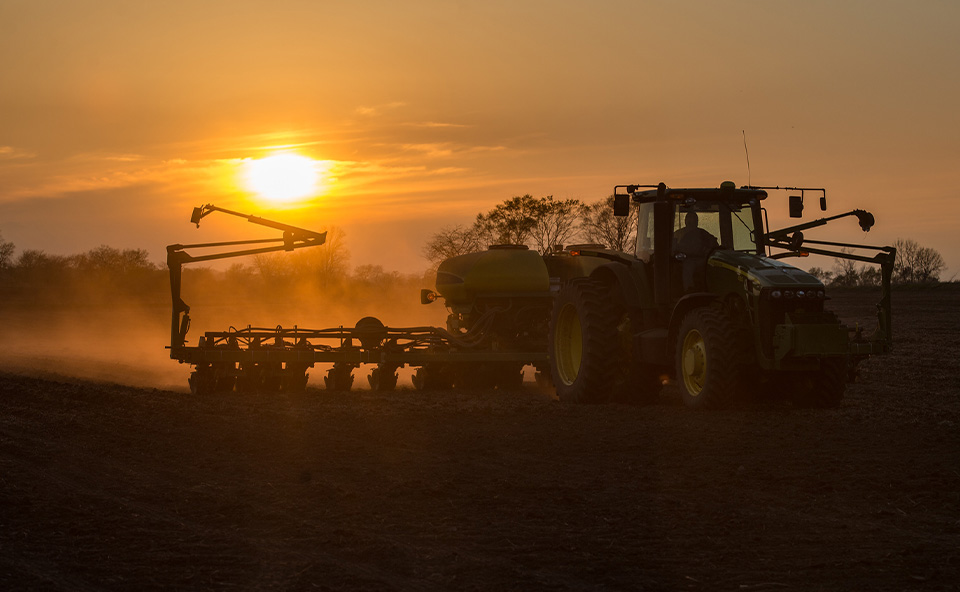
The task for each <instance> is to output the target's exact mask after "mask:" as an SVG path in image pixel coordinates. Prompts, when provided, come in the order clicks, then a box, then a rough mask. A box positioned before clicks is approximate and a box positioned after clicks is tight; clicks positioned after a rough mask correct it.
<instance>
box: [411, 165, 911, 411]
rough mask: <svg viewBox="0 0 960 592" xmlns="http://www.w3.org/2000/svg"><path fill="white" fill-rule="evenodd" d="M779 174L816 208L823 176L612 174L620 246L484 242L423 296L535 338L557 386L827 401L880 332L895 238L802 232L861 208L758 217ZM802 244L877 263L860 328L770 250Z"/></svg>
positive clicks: (455, 318) (466, 326) (490, 335)
mask: <svg viewBox="0 0 960 592" xmlns="http://www.w3.org/2000/svg"><path fill="white" fill-rule="evenodd" d="M780 189H785V190H796V191H798V192H799V193H800V195H793V196H790V214H791V216H793V217H799V216H801V215H802V209H803V198H804V195H805V194H806V193H807V192H818V193H820V195H821V197H820V205H821V209H824V210H825V209H826V191H825V190H824V189H813V188H801V187H753V186H745V187H739V188H738V187H736V185H735V184H734V183H732V182H729V181H727V182H724V183H722V184H721V185H720V186H719V187H717V188H695V189H673V188H669V187H667V186H666V185H665V184H663V183H660V184H659V185H618V186H616V188H615V189H614V195H615V198H614V214H615V215H617V216H625V215H628V214H629V213H630V208H637V210H638V211H637V220H638V227H637V240H636V246H635V250H634V252H633V253H625V252H620V251H615V250H612V249H608V248H605V247H603V246H601V245H573V246H568V247H567V248H560V249H557V250H554V251H551V252H548V253H545V254H544V255H543V256H542V257H541V256H538V255H537V253H536V252H534V251H527V250H525V249H524V248H522V247H514V248H510V247H507V246H497V247H492V248H491V249H490V250H488V251H486V252H481V253H471V254H467V255H461V256H458V257H453V258H451V259H448V260H446V261H444V262H443V263H441V265H440V267H439V269H438V274H437V292H439V294H437V293H435V292H433V291H430V290H425V291H424V294H423V295H422V297H421V300H422V301H423V302H425V303H427V302H432V301H434V300H436V299H437V298H438V297H441V296H442V297H444V298H445V299H446V304H447V306H448V309H449V310H450V316H449V320H448V323H447V324H448V330H449V331H451V332H456V333H461V334H471V335H480V334H483V335H485V337H484V338H485V339H486V340H487V343H488V346H489V347H494V348H495V347H496V344H498V343H502V342H511V341H517V340H522V341H523V349H538V348H546V351H547V358H548V361H547V362H539V363H537V364H536V366H537V369H538V371H539V372H538V373H537V378H538V382H540V383H548V382H549V383H552V385H553V386H555V388H556V394H557V396H558V398H559V399H560V400H562V401H570V402H576V403H602V402H634V403H644V402H651V401H653V400H655V399H656V398H657V397H658V395H659V393H660V391H661V388H662V386H663V385H664V384H665V383H667V382H669V381H671V380H672V381H675V382H676V383H677V384H678V385H679V387H680V391H681V393H682V397H683V401H684V402H685V403H686V405H688V406H690V407H695V408H718V407H725V406H728V405H730V404H732V403H734V402H736V401H738V400H740V399H743V398H746V397H749V396H751V395H758V394H761V393H763V392H764V391H765V390H766V391H768V392H769V391H772V390H776V391H778V392H787V393H788V394H789V396H790V398H791V399H792V400H793V402H794V403H795V404H797V405H800V406H807V407H833V406H837V405H838V404H839V403H840V401H841V399H842V397H843V394H844V390H845V387H846V383H847V380H848V379H850V378H851V377H853V376H855V374H856V366H857V364H858V363H859V362H860V361H862V360H863V359H864V358H866V357H868V356H870V355H873V354H883V353H886V352H887V351H888V350H889V348H890V342H891V312H890V308H891V307H890V279H891V274H892V270H893V261H894V258H895V250H894V249H893V248H892V247H869V246H863V245H850V244H847V243H833V242H825V241H812V240H805V238H804V236H803V231H804V230H808V229H810V228H815V227H818V226H822V225H824V224H826V223H827V222H829V221H831V220H835V219H838V218H842V217H846V216H855V217H857V219H858V220H859V223H860V226H861V228H862V229H863V230H864V231H869V230H870V228H871V227H872V226H873V224H874V218H873V216H872V215H871V214H869V213H868V212H865V211H863V210H853V211H851V212H847V213H844V214H840V215H837V216H832V217H829V218H821V219H818V220H814V221H812V222H808V223H804V224H799V225H796V226H791V227H789V228H784V229H781V230H776V231H769V230H767V224H766V211H765V209H764V208H763V206H762V204H763V201H764V200H765V199H766V198H767V195H768V194H767V191H768V190H780ZM836 247H841V248H844V250H835V248H836ZM849 247H858V248H863V249H870V250H873V251H875V253H874V254H873V255H872V256H868V255H859V254H854V253H852V252H850V251H849V249H847V248H849ZM774 251H776V252H774ZM810 253H813V254H819V255H827V256H834V257H843V258H850V259H855V260H858V261H865V262H870V263H876V264H879V265H880V267H881V277H882V290H883V295H882V298H881V301H880V303H879V304H878V306H877V308H878V327H877V330H876V331H875V332H874V333H873V334H872V335H869V336H865V335H863V332H862V331H860V330H859V329H857V330H854V331H851V330H850V329H848V327H846V326H844V325H843V324H842V323H841V322H840V320H839V318H838V317H837V316H836V315H835V314H834V313H832V312H830V311H829V310H828V309H827V308H825V303H826V301H827V296H826V291H825V288H824V285H823V283H822V282H821V281H820V280H819V279H817V278H816V277H814V276H812V275H810V274H809V273H807V272H805V271H803V270H801V269H798V268H796V267H793V266H791V265H789V264H787V263H785V262H783V261H782V259H784V258H787V257H791V256H804V255H807V254H810ZM525 304H526V306H525ZM497 311H499V316H498V315H497V314H495V313H497ZM506 311H510V314H511V315H513V316H509V317H508V316H505V315H504V313H505V312H506ZM481 323H484V324H485V325H486V326H485V327H482V328H481V327H479V325H480V324H481Z"/></svg>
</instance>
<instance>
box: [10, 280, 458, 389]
mask: <svg viewBox="0 0 960 592" xmlns="http://www.w3.org/2000/svg"><path fill="white" fill-rule="evenodd" d="M235 275H236V274H234V276H231V274H230V273H226V272H220V271H214V270H209V269H202V268H201V269H185V270H184V274H183V290H182V298H183V300H184V301H185V302H186V303H187V304H188V305H190V307H191V310H190V317H191V320H192V323H191V328H190V332H189V333H188V335H187V340H188V345H195V344H196V343H197V339H198V338H199V337H200V336H201V335H203V333H204V332H205V331H225V330H227V329H229V328H230V327H235V328H243V327H246V326H248V325H249V326H253V327H262V328H263V327H265V328H273V327H276V326H278V325H282V326H283V327H285V328H286V327H289V328H292V327H293V326H295V325H296V326H298V327H300V328H303V329H325V328H332V327H340V326H343V327H353V326H354V325H355V324H356V322H357V321H358V320H359V319H360V318H362V317H365V316H374V317H377V318H379V319H380V320H381V321H382V322H383V323H384V324H385V325H388V326H391V327H412V326H442V325H443V323H444V319H445V317H446V310H445V309H444V307H443V306H442V304H440V303H434V304H432V305H429V306H424V305H422V304H420V295H419V289H420V288H422V287H432V286H433V282H432V281H431V278H429V277H419V276H403V275H400V274H395V273H384V272H382V270H379V272H378V273H375V274H372V275H371V274H369V273H368V274H366V275H365V276H364V277H357V276H355V275H352V274H351V275H344V276H342V277H339V278H336V281H329V279H328V281H326V282H324V284H323V285H320V284H319V283H318V282H316V281H312V280H303V279H301V280H297V279H290V278H287V279H286V280H285V281H276V282H270V281H264V279H263V278H260V277H253V276H247V277H240V278H238V277H235ZM78 282H80V283H78ZM31 289H32V290H39V291H40V292H41V293H30V292H29V290H25V291H22V292H21V293H19V294H17V295H15V297H9V294H8V295H5V297H4V298H3V301H2V307H0V327H2V334H3V342H4V347H3V348H2V350H0V369H2V370H7V371H13V372H17V373H20V374H28V375H36V376H43V377H55V378H64V379H69V378H77V379H84V380H96V381H103V382H112V383H118V384H124V385H129V386H136V387H146V388H159V389H166V390H174V391H180V392H185V391H187V390H188V386H187V378H188V376H189V374H190V371H191V367H190V366H189V365H187V364H180V363H179V362H178V361H176V360H171V359H170V356H169V351H168V350H167V349H165V348H166V347H167V346H168V345H169V342H170V315H171V303H170V290H169V283H168V282H167V272H166V270H160V269H157V270H156V273H155V274H153V275H151V277H150V278H149V280H148V281H147V282H145V283H141V285H139V286H138V288H137V289H136V290H122V289H120V290H118V289H116V286H113V285H110V284H109V283H105V284H103V285H97V282H96V280H93V279H91V280H89V281H82V280H77V279H76V278H73V279H72V280H71V282H70V283H69V285H67V286H63V285H59V286H55V285H53V284H49V283H48V284H47V285H46V286H36V285H34V286H33V287H32V288H31ZM328 367H329V365H320V364H318V365H317V366H316V367H314V368H312V369H310V370H309V375H310V385H311V386H314V387H322V385H323V376H324V374H325V372H326V369H327V368H328ZM407 370H408V372H407V373H401V381H404V379H405V378H407V380H406V382H405V384H409V378H408V377H409V369H407ZM368 374H369V368H366V367H361V368H359V369H357V370H356V371H354V377H355V379H354V387H355V388H358V389H363V388H367V387H368V385H367V380H366V376H367V375H368ZM402 384H404V383H403V382H402Z"/></svg>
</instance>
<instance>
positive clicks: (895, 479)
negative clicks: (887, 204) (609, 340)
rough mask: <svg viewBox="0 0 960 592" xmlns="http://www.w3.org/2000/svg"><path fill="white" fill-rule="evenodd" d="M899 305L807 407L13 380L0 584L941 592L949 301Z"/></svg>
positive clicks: (1, 379)
mask: <svg viewBox="0 0 960 592" xmlns="http://www.w3.org/2000/svg"><path fill="white" fill-rule="evenodd" d="M859 298H860V295H858V294H855V293H854V294H843V295H841V296H840V297H839V298H836V299H835V300H834V304H835V308H836V309H837V310H838V311H839V312H841V315H842V316H844V317H845V318H848V319H853V318H854V317H853V312H852V311H853V308H852V305H853V303H854V302H856V301H857V300H858V299H859ZM894 306H895V314H896V316H895V321H896V327H895V330H896V349H895V352H894V353H893V354H892V355H890V356H887V357H885V358H875V359H873V360H870V361H868V362H867V363H866V364H865V372H864V375H863V380H862V382H861V383H859V384H855V385H851V386H850V387H849V389H848V391H847V397H846V399H845V400H844V403H843V405H842V407H841V408H839V409H833V410H825V411H824V410H800V409H794V408H792V407H790V406H789V405H788V404H786V403H782V402H769V403H764V404H759V405H754V406H750V407H746V408H740V409H734V410H728V411H723V412H704V413H697V412H693V411H690V410H688V409H685V408H683V407H682V405H681V404H680V402H679V396H678V394H677V392H676V390H675V389H671V388H668V389H666V390H665V392H664V394H663V397H662V401H661V402H660V404H657V405H652V406H646V407H633V406H623V405H602V406H574V405H564V404H561V403H559V402H557V401H555V400H553V399H552V398H550V397H549V396H547V395H545V394H543V393H540V392H538V391H537V390H535V389H534V388H532V387H530V388H527V389H524V390H522V391H519V392H511V393H501V392H496V391H491V392H452V391H446V392H442V391H436V392H418V391H414V390H412V389H410V388H407V389H401V390H399V391H397V392H395V393H387V394H378V393H372V392H369V391H359V392H353V393H346V394H332V393H327V392H324V391H322V390H319V389H313V388H311V389H309V390H308V392H307V393H306V394H304V395H300V396H289V395H279V396H277V395H273V396H265V395H259V396H258V395H253V394H234V395H230V396H217V397H204V398H198V397H194V396H190V395H189V393H188V392H186V391H185V390H183V389H181V390H179V391H176V390H159V389H152V388H142V387H134V386H125V385H124V384H118V383H102V382H95V381H91V380H89V379H78V378H70V377H69V372H66V373H63V372H62V373H61V374H59V375H52V374H50V373H44V374H40V373H37V372H36V371H34V370H28V369H24V368H15V367H14V368H10V367H8V368H7V370H6V371H5V372H4V373H2V374H0V589H3V590H132V589H139V590H149V589H178V590H216V589H241V590H264V589H283V590H299V589H305V590H310V589H320V590H389V589H401V590H435V589H447V590H590V589H607V590H739V591H742V590H804V591H807V590H851V589H860V590H957V589H958V586H960V584H958V582H960V387H958V376H960V290H957V289H934V290H926V291H912V292H911V291H905V292H897V293H896V294H895V298H894ZM866 313H867V314H866V315H864V316H863V317H862V318H863V319H864V320H866V319H868V318H869V315H870V305H868V306H867V309H866ZM155 355H156V356H158V357H160V358H162V357H163V356H164V355H165V352H164V351H163V350H162V349H158V351H156V352H155ZM49 370H50V371H51V372H56V371H57V370H58V369H57V368H56V367H54V368H50V369H49ZM183 372H184V374H183V376H184V379H185V377H186V374H185V372H186V369H184V370H183ZM359 382H361V380H358V383H359ZM125 384H139V383H137V382H130V383H125ZM158 386H162V385H158Z"/></svg>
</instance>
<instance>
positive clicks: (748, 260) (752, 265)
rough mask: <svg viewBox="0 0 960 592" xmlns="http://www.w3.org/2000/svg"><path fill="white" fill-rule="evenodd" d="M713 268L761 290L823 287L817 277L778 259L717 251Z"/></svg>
mask: <svg viewBox="0 0 960 592" xmlns="http://www.w3.org/2000/svg"><path fill="white" fill-rule="evenodd" d="M709 264H710V266H711V267H719V268H724V269H729V270H730V271H733V272H734V273H736V274H738V275H739V276H742V278H744V279H749V280H750V281H751V282H753V283H754V284H756V285H758V286H759V287H761V288H793V287H798V286H804V287H823V283H822V282H821V281H820V280H818V279H817V278H816V277H814V276H812V275H810V274H809V273H807V272H805V271H803V270H802V269H797V268H796V267H794V266H792V265H789V264H787V263H783V262H782V261H779V260H777V259H771V258H769V257H763V256H760V255H757V254H755V253H744V252H742V251H726V250H724V251H715V252H714V253H713V255H711V256H710V260H709Z"/></svg>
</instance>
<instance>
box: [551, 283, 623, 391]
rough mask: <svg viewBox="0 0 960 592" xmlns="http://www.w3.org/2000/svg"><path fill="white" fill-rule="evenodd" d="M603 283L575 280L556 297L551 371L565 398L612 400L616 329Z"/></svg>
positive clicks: (552, 319)
mask: <svg viewBox="0 0 960 592" xmlns="http://www.w3.org/2000/svg"><path fill="white" fill-rule="evenodd" d="M611 313H612V311H611V306H610V302H609V297H608V296H607V295H606V292H605V290H604V287H603V285H602V284H601V283H599V282H597V281H594V280H590V279H585V278H583V279H576V280H573V281H571V282H570V283H568V284H567V285H566V286H564V287H563V288H562V289H561V290H560V293H559V294H558V295H557V299H556V302H555V303H554V306H553V314H552V315H551V319H550V339H549V340H548V344H549V345H548V348H549V355H550V373H551V375H552V378H553V383H554V385H555V386H556V389H557V397H558V398H559V399H560V400H561V401H565V402H572V403H602V402H604V401H607V400H609V398H610V395H611V392H610V391H611V388H612V386H613V379H614V375H615V372H616V364H617V327H616V325H615V319H614V315H613V314H611Z"/></svg>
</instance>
